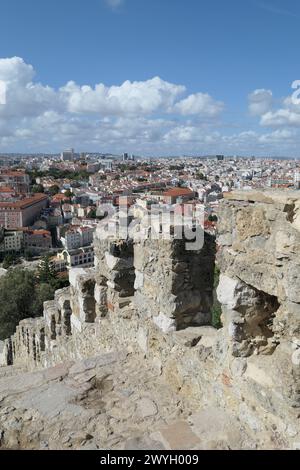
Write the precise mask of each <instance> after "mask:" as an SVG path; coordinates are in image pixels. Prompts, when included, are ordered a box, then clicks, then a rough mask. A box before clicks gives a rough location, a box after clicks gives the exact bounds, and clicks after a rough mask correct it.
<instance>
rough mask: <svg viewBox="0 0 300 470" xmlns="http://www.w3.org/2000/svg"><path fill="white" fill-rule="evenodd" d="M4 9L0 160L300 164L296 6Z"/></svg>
mask: <svg viewBox="0 0 300 470" xmlns="http://www.w3.org/2000/svg"><path fill="white" fill-rule="evenodd" d="M0 9H1V11H0V86H1V84H2V89H3V87H5V89H6V103H5V104H0V153H1V152H7V151H11V152H14V151H23V152H31V151H33V152H39V151H42V152H58V151H60V150H62V149H63V148H65V147H70V146H72V147H74V148H76V150H78V151H84V150H86V151H99V152H115V153H120V152H124V151H127V152H133V153H136V154H145V155H153V154H156V155H167V154H205V153H225V154H240V155H243V154H245V155H247V154H255V155H289V156H297V157H300V104H299V103H298V101H297V100H295V99H293V98H292V96H293V93H296V97H298V96H299V98H300V81H299V83H297V82H296V81H297V80H300V68H299V60H298V57H297V45H298V43H299V36H300V30H299V27H298V25H299V20H300V4H298V2H295V1H293V0H284V1H283V0H268V1H260V0H257V1H256V0H243V2H241V1H240V0H226V2H224V0H210V1H208V0H201V1H200V0H89V1H88V2H87V1H83V0H51V1H50V0H43V1H42V2H41V1H40V0H22V1H21V0H1V6H0ZM293 83H294V89H293V88H292V84H293ZM298 85H299V87H298ZM296 87H298V88H299V94H297V88H296ZM2 101H3V99H2ZM299 101H300V100H299ZM0 103H1V89H0Z"/></svg>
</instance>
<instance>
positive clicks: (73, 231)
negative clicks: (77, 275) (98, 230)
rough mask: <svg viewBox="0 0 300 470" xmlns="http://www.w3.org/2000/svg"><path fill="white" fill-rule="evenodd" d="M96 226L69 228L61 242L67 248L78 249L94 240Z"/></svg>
mask: <svg viewBox="0 0 300 470" xmlns="http://www.w3.org/2000/svg"><path fill="white" fill-rule="evenodd" d="M94 231H95V227H74V228H73V227H72V228H70V229H68V230H67V231H66V233H65V236H64V237H62V238H61V242H62V244H63V246H64V248H65V249H66V250H76V249H77V248H81V247H84V246H89V245H91V244H92V242H93V235H94Z"/></svg>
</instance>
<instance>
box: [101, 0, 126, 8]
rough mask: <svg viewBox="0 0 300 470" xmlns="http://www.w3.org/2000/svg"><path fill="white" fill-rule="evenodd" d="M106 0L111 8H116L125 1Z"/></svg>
mask: <svg viewBox="0 0 300 470" xmlns="http://www.w3.org/2000/svg"><path fill="white" fill-rule="evenodd" d="M105 2H106V3H107V5H108V6H109V7H110V8H112V9H116V8H118V7H120V6H121V5H122V3H124V0H105Z"/></svg>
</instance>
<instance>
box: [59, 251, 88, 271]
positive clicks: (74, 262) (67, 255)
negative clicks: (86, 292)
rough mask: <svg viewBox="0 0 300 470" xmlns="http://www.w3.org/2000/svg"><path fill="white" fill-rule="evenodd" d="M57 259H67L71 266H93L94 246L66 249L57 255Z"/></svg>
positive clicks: (67, 263) (66, 261) (68, 265)
mask: <svg viewBox="0 0 300 470" xmlns="http://www.w3.org/2000/svg"><path fill="white" fill-rule="evenodd" d="M57 259H60V260H62V261H65V263H66V265H67V267H68V269H70V268H77V267H80V268H91V267H93V266H94V248H93V247H92V246H87V247H84V248H78V250H64V251H63V252H62V253H59V254H58V255H57Z"/></svg>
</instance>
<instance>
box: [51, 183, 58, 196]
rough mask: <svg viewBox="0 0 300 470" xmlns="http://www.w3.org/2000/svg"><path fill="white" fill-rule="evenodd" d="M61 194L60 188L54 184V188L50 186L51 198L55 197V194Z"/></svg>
mask: <svg viewBox="0 0 300 470" xmlns="http://www.w3.org/2000/svg"><path fill="white" fill-rule="evenodd" d="M58 193H59V186H58V185H57V184H54V185H53V186H50V188H49V194H50V196H55V194H58Z"/></svg>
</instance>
